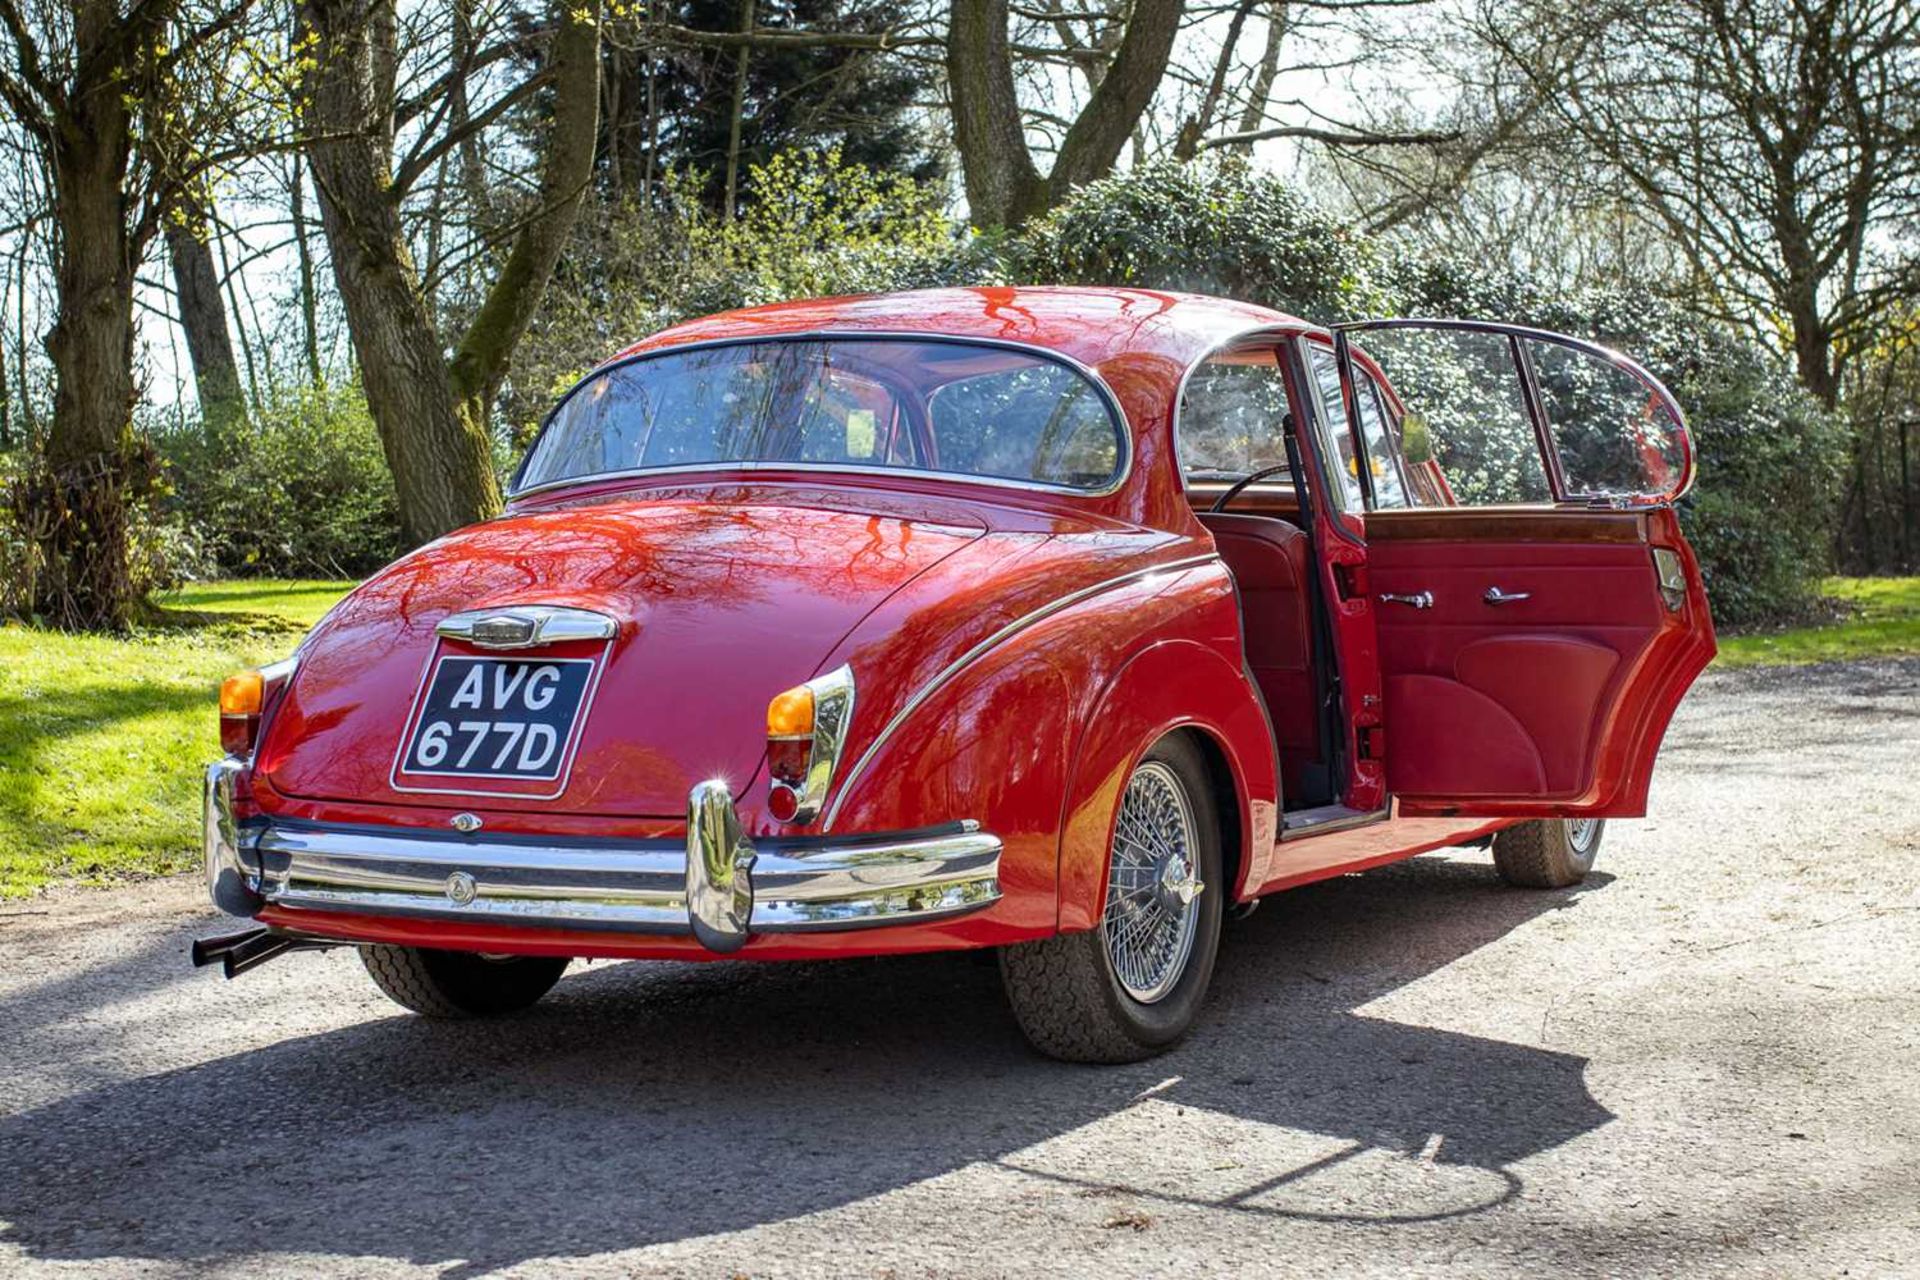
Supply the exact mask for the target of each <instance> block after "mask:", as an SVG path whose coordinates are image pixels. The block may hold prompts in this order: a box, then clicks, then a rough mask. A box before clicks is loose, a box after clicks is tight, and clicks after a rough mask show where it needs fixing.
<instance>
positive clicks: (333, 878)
mask: <svg viewBox="0 0 1920 1280" xmlns="http://www.w3.org/2000/svg"><path fill="white" fill-rule="evenodd" d="M243 767H244V766H243V765H242V764H241V763H240V762H239V761H237V760H223V761H221V762H219V763H218V764H215V765H212V766H211V767H209V768H208V770H207V785H206V805H205V824H204V825H205V834H206V870H207V885H208V890H209V892H210V893H211V894H212V896H213V901H214V904H215V905H216V906H218V907H220V908H221V909H222V910H224V911H227V912H230V913H231V914H234V915H243V916H251V915H254V914H256V913H257V912H258V911H259V910H260V909H261V908H262V907H264V906H266V905H267V904H269V903H271V904H274V905H277V906H283V907H295V908H301V909H305V910H314V911H352V912H363V913H368V914H373V915H381V916H400V917H410V918H415V919H432V920H461V921H486V922H489V923H493V924H502V925H512V926H520V927H525V928H545V929H587V930H602V931H616V932H621V933H649V934H665V935H680V936H684V935H687V934H691V935H693V936H694V937H696V938H697V939H699V941H700V942H701V944H702V945H704V946H705V947H707V948H708V949H709V950H713V951H719V952H726V951H734V950H737V949H738V948H740V947H741V946H743V945H745V943H746V941H747V939H748V938H749V937H750V936H751V935H753V934H755V933H789V932H796V931H802V930H827V929H853V928H861V927H865V926H870V925H889V924H906V923H914V922H919V921H925V920H937V919H941V918H944V917H947V916H954V915H960V914H963V913H965V912H969V911H975V910H978V909H980V908H982V907H985V906H988V905H989V904H991V903H993V902H996V901H998V900H999V898H1000V880H999V870H1000V840H999V838H998V837H996V836H993V835H990V834H988V833H986V832H983V831H980V830H978V829H977V827H976V826H975V824H973V823H953V824H951V825H950V826H946V827H939V828H932V829H929V830H925V831H910V832H890V833H884V834H881V835H875V836H833V837H806V838H794V839H766V838H764V837H763V838H762V839H761V840H759V841H758V842H757V843H756V842H755V841H753V840H750V839H748V838H747V836H746V835H745V834H744V833H743V832H742V830H741V828H740V822H739V819H738V817H737V816H736V815H735V813H734V808H733V798H732V796H731V795H730V794H729V793H728V790H727V787H726V784H725V783H722V782H703V783H701V784H700V785H699V786H697V787H695V788H694V789H693V793H692V795H691V796H690V797H689V798H688V806H687V808H688V813H687V836H686V840H685V843H684V844H682V843H681V842H680V841H677V840H666V841H660V840H618V841H616V840H606V841H584V840H576V841H567V842H558V841H547V840H542V839H534V838H528V837H524V836H487V837H475V836H463V835H459V834H456V833H453V832H445V833H442V832H437V831H420V830H413V829H406V828H388V827H368V826H352V827H347V826H319V825H316V824H312V823H306V822H293V821H272V820H267V821H255V822H249V823H246V824H241V823H238V822H236V821H235V818H234V810H233V793H234V781H235V778H236V776H237V775H238V773H239V771H240V770H241V769H242V768H243Z"/></svg>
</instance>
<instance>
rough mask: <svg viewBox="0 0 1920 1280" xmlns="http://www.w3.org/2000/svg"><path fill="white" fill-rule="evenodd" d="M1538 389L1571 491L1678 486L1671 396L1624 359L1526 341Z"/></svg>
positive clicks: (1681, 460)
mask: <svg viewBox="0 0 1920 1280" xmlns="http://www.w3.org/2000/svg"><path fill="white" fill-rule="evenodd" d="M1522 345H1523V346H1524V347H1525V348H1526V351H1527V359H1528V360H1529V361H1530V362H1531V363H1532V365H1533V377H1534V383H1535V385H1537V386H1538V387H1539V388H1540V408H1541V411H1542V412H1543V413H1544V414H1545V416H1546V420H1547V429H1548V431H1549V432H1550V433H1551V435H1552V437H1553V445H1554V452H1555V453H1556V454H1557V455H1558V457H1559V463H1560V473H1561V475H1562V476H1563V477H1564V478H1565V480H1566V494H1567V496H1568V497H1569V498H1594V497H1607V498H1614V497H1630V496H1634V495H1638V494H1647V493H1663V492H1666V491H1668V490H1673V489H1678V488H1679V487H1680V484H1681V477H1682V475H1683V473H1684V472H1685V470H1686V452H1685V445H1684V444H1683V443H1682V439H1683V430H1684V429H1683V427H1682V426H1681V423H1680V419H1679V416H1678V414H1677V412H1676V411H1675V409H1674V407H1673V402H1672V401H1671V400H1670V399H1668V398H1667V397H1666V396H1664V395H1662V394H1660V393H1659V392H1657V391H1655V390H1654V389H1653V388H1650V387H1649V386H1647V384H1646V383H1644V382H1642V381H1641V380H1640V379H1639V378H1638V377H1637V376H1635V375H1634V374H1633V373H1632V372H1630V371H1629V370H1627V369H1625V368H1623V367H1622V366H1620V365H1616V364H1612V363H1609V362H1607V361H1605V360H1601V359H1599V358H1598V357H1596V356H1594V355H1592V354H1591V353H1589V352H1585V351H1580V350H1577V349H1575V348H1573V347H1564V346H1561V345H1560V344H1559V343H1557V342H1542V341H1540V340H1538V339H1535V338H1528V339H1525V340H1523V342H1522Z"/></svg>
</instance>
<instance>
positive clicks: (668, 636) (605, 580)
mask: <svg viewBox="0 0 1920 1280" xmlns="http://www.w3.org/2000/svg"><path fill="white" fill-rule="evenodd" d="M943 514H944V515H945V516H946V520H945V521H944V522H936V521H934V520H932V519H928V520H925V521H914V520H907V519H902V518H900V517H898V516H893V515H882V514H878V513H875V512H872V511H864V510H861V509H860V504H859V503H858V502H857V501H856V502H848V501H846V499H844V498H841V499H838V500H837V501H835V502H828V501H826V500H825V499H822V498H821V497H820V496H819V495H817V494H815V495H809V494H805V493H802V494H797V495H794V496H793V497H792V498H790V499H789V500H788V501H785V502H781V501H775V500H765V501H758V502H724V503H723V502H711V501H708V502H696V501H665V502H641V501H634V500H630V499H629V500H613V501H607V502H603V503H599V504H596V505H594V506H590V507H582V508H576V509H572V510H565V511H549V512H543V513H530V514H526V515H521V516H515V517H510V518H507V519H503V520H497V521H493V522H491V523H488V524H484V525H479V526H476V527H475V528H472V529H468V530H464V531H462V532H460V533H457V534H454V535H452V536H451V537H448V538H443V539H441V540H440V541H439V542H436V543H433V544H432V545H431V546H428V547H426V548H424V549H422V550H421V551H419V552H417V553H416V554H414V555H413V556H411V557H409V558H408V559H406V560H403V561H402V562H401V563H400V564H398V565H396V566H395V567H394V568H392V569H390V570H388V571H387V572H386V573H384V574H382V575H380V576H379V577H377V578H375V579H374V580H373V581H372V582H370V583H368V584H367V585H366V586H365V587H363V588H361V589H360V590H359V591H357V592H355V593H354V595H353V596H352V597H351V598H350V599H349V600H348V602H347V603H346V604H345V605H344V606H343V607H342V608H341V609H340V610H339V611H338V612H336V613H335V614H334V615H333V616H332V617H330V618H329V619H328V620H327V622H326V624H325V626H324V627H323V628H322V629H321V630H320V631H319V632H318V633H317V634H316V635H315V636H314V638H313V640H312V641H311V642H310V643H309V644H308V646H307V649H306V652H305V654H304V656H303V659H302V661H301V664H300V669H299V672H298V674H297V675H296V676H295V678H294V682H293V687H292V689H291V690H290V691H289V694H288V697H287V701H286V703H285V704H284V705H283V707H282V708H281V710H280V712H279V714H278V715H276V716H275V718H274V722H273V725H272V728H271V730H270V732H269V733H268V735H267V740H266V743H265V745H264V747H263V749H262V752H261V756H260V766H259V768H260V772H261V773H262V774H264V776H265V778H266V780H267V782H268V783H269V784H270V785H271V786H272V787H273V789H274V790H275V791H278V792H281V793H284V794H286V795H289V796H299V797H305V798H314V799H329V798H330V799H343V800H354V801H358V802H363V803H364V802H373V803H378V802H382V801H393V802H396V803H418V802H421V801H422V800H424V801H425V802H429V803H431V802H432V801H433V800H434V799H435V795H434V793H435V791H436V790H437V789H438V788H439V787H440V786H441V785H443V784H444V786H445V787H446V788H447V789H448V790H452V789H455V788H466V789H468V790H471V791H479V792H482V793H492V794H494V795H500V796H509V797H510V796H512V795H513V793H514V792H515V791H516V790H519V791H524V790H527V789H528V788H526V787H524V786H519V785H517V784H514V783H509V782H478V781H464V780H456V779H440V780H433V781H427V780H419V781H418V782H417V783H416V785H418V786H420V787H422V788H423V789H424V791H423V793H399V792H396V791H395V790H394V789H393V787H392V784H391V783H390V781H389V779H388V773H389V770H390V768H391V766H392V764H393V760H394V756H395V753H396V752H397V751H398V749H399V746H400V741H401V732H402V729H403V727H404V726H405V724H406V723H407V709H408V708H409V707H410V706H411V705H412V703H413V699H414V695H415V692H416V690H417V689H418V687H419V683H420V680H421V676H422V673H423V671H424V670H425V667H426V664H427V662H428V661H429V659H430V657H431V656H432V654H433V653H434V652H435V650H436V647H437V646H438V645H439V643H440V642H439V641H438V640H437V638H436V637H435V635H434V632H433V628H434V625H435V624H436V623H438V622H439V621H440V620H441V619H442V618H444V617H445V616H447V615H448V614H450V613H456V612H459V611H461V610H464V609H475V608H485V607H489V606H496V605H509V604H516V603H535V602H540V603H549V604H565V605H577V606H581V607H584V608H589V609H596V610H598V611H600V612H603V613H606V614H609V615H610V616H612V617H613V618H615V619H617V620H618V621H619V623H620V633H619V635H618V636H617V637H616V638H615V639H614V641H613V644H612V645H611V647H610V650H609V652H608V657H607V665H606V669H605V671H604V672H603V673H602V674H601V676H600V684H599V688H598V690H597V692H596V694H595V697H594V701H593V705H592V707H591V709H590V710H589V712H588V714H587V717H586V723H585V726H584V729H583V731H582V734H581V739H580V746H579V750H578V753H577V756H576V759H575V762H574V766H573V773H572V780H571V784H570V785H569V786H568V788H567V790H566V792H565V794H564V795H562V796H561V797H560V799H559V800H557V801H554V802H551V803H543V804H541V806H540V807H541V808H542V810H543V811H554V810H558V811H562V812H588V813H606V814H665V815H672V814H683V813H684V812H685V806H686V796H687V791H688V789H689V788H690V787H691V786H692V784H693V783H695V782H697V781H700V780H701V779H703V778H708V777H726V778H729V779H731V780H733V781H734V782H735V783H736V784H743V783H745V781H746V780H747V778H748V777H749V776H750V775H751V774H752V772H753V770H754V767H755V765H756V763H757V762H758V760H759V758H760V754H761V751H762V749H763V746H764V733H765V730H764V725H765V714H766V705H767V700H768V699H769V698H771V697H772V696H773V695H774V694H776V693H778V692H779V691H780V690H782V689H785V688H787V687H789V686H791V685H794V684H798V683H800V682H801V681H804V680H806V679H808V678H809V677H811V676H812V675H813V674H814V672H815V670H816V669H817V668H818V666H819V663H820V659H821V658H822V657H823V656H824V655H825V654H826V652H827V651H828V650H829V649H831V648H832V647H833V645H834V644H835V643H836V642H837V641H838V640H839V639H840V638H841V637H842V636H843V635H845V634H846V633H847V632H848V631H849V630H851V629H852V628H853V626H854V625H855V624H856V623H857V622H859V620H860V619H861V618H862V617H863V616H865V615H866V614H867V613H868V612H869V611H870V610H871V609H873V607H874V606H875V605H876V604H878V603H879V602H880V601H882V600H884V599H886V597H887V596H888V595H889V594H891V593H892V592H894V591H896V590H898V589H899V587H900V586H901V585H902V584H903V583H905V582H908V581H910V580H911V579H912V578H913V577H914V575H916V574H918V573H921V572H924V571H925V570H926V569H927V568H928V567H929V566H930V565H933V564H935V563H938V562H939V561H940V560H941V559H942V558H944V557H946V556H949V555H952V554H953V553H954V552H956V551H959V550H961V549H962V548H964V547H966V546H968V544H969V543H971V542H972V541H973V540H974V539H975V538H977V537H978V536H979V535H980V533H981V531H982V529H981V526H980V525H979V524H978V523H977V522H976V523H973V524H968V523H966V522H965V517H964V513H959V512H953V511H948V512H945V513H943ZM447 648H448V649H449V651H461V652H472V651H471V650H466V649H464V648H463V647H462V646H459V645H457V644H449V645H448V646H447ZM600 649H601V646H600V645H599V644H597V643H595V644H590V645H581V646H556V647H553V648H550V649H547V650H543V651H541V652H542V653H543V654H544V655H547V656H554V657H568V656H593V655H597V654H598V653H599V652H600ZM532 789H534V790H539V789H540V788H532ZM500 803H502V804H503V805H506V806H507V807H512V806H513V805H516V804H521V803H533V802H532V801H518V800H511V799H507V800H502V801H500Z"/></svg>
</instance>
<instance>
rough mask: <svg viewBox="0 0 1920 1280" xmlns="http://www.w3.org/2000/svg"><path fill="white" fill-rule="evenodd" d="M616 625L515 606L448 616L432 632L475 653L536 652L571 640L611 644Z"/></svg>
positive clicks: (586, 614)
mask: <svg viewBox="0 0 1920 1280" xmlns="http://www.w3.org/2000/svg"><path fill="white" fill-rule="evenodd" d="M619 630H620V624H619V623H618V622H617V621H615V620H614V619H612V618H610V617H608V616H607V615H606V614H604V613H595V612H594V611H593V610H591V609H576V608H572V607H571V606H568V605H558V604H516V605H507V606H504V607H502V608H498V609H469V610H467V611H465V612H464V613H455V614H449V615H448V616H447V617H444V618H442V619H441V620H440V624H439V625H438V626H436V627H435V628H434V631H435V632H437V633H438V634H439V635H440V637H441V638H442V639H444V640H458V641H460V642H461V643H463V644H470V645H472V646H473V647H474V648H476V649H489V650H496V651H497V650H509V649H538V648H540V647H542V646H543V645H550V644H567V643H569V642H571V641H575V640H611V639H613V637H614V636H615V635H616V634H617V633H618V632H619Z"/></svg>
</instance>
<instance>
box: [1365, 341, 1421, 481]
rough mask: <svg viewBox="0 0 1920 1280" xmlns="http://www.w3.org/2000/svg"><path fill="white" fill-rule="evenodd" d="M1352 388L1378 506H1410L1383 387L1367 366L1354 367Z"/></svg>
mask: <svg viewBox="0 0 1920 1280" xmlns="http://www.w3.org/2000/svg"><path fill="white" fill-rule="evenodd" d="M1353 382H1354V386H1353V390H1354V394H1355V395H1356V396H1357V397H1358V398H1359V401H1360V430H1361V434H1362V436H1363V437H1364V438H1365V440H1366V442H1367V469H1368V470H1369V471H1371V472H1372V473H1373V505H1374V506H1375V507H1408V506H1412V505H1413V502H1412V499H1411V498H1410V497H1409V496H1408V493H1407V481H1406V477H1405V476H1404V475H1403V474H1402V472H1401V465H1400V449H1399V446H1398V444H1397V442H1396V441H1395V440H1394V438H1393V436H1392V434H1391V433H1390V432H1389V430H1388V427H1389V424H1390V423H1391V422H1392V419H1391V418H1389V417H1388V416H1387V410H1386V406H1385V405H1383V404H1382V403H1381V401H1380V389H1379V388H1378V387H1376V386H1374V385H1373V378H1372V377H1371V376H1370V375H1369V374H1368V373H1367V371H1366V370H1365V369H1358V368H1356V369H1355V370H1354V371H1353Z"/></svg>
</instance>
